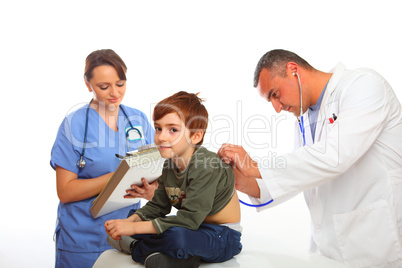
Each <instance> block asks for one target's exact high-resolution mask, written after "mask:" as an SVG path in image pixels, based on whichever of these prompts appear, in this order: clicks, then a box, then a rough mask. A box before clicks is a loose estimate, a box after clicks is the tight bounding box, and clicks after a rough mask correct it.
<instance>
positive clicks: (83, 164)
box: [77, 99, 144, 168]
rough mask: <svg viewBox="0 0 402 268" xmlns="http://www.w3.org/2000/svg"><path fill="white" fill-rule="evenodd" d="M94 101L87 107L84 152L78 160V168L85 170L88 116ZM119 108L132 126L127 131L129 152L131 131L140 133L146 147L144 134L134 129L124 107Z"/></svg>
mask: <svg viewBox="0 0 402 268" xmlns="http://www.w3.org/2000/svg"><path fill="white" fill-rule="evenodd" d="M92 101H93V99H91V101H90V102H89V104H88V107H87V112H86V116H85V132H84V145H83V146H82V151H81V154H80V159H78V161H77V167H79V168H84V167H85V164H86V163H85V159H84V155H85V147H86V144H87V134H88V114H89V109H90V107H91V103H92ZM119 108H120V109H121V111H122V112H123V114H124V116H125V117H126V119H127V121H128V123H129V124H130V128H128V129H127V130H126V138H127V151H128V150H129V137H130V132H131V131H135V132H137V133H138V135H139V136H140V140H141V142H142V145H144V141H143V139H142V134H141V131H140V130H139V129H138V128H136V127H134V126H133V124H131V121H130V120H129V119H128V116H127V114H126V111H124V109H123V107H122V106H121V105H119Z"/></svg>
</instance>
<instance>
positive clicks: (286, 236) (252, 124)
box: [0, 0, 402, 267]
mask: <svg viewBox="0 0 402 268" xmlns="http://www.w3.org/2000/svg"><path fill="white" fill-rule="evenodd" d="M401 18H402V16H401V9H400V3H399V1H396V0H395V1H384V0H383V1H367V0H366V1H361V0H355V1H350V0H348V1H345V0H338V1H302V0H299V1H289V0H288V1H279V0H277V1H217V0H215V1H197V2H196V1H134V0H130V1H121V0H114V1H64V2H61V1H41V0H37V1H2V2H1V4H0V38H1V42H0V47H1V50H0V53H1V58H0V62H1V64H0V77H1V92H2V94H1V95H2V98H1V147H0V148H1V152H2V154H3V160H2V162H1V163H2V164H1V167H2V173H3V176H2V178H1V186H0V206H1V210H0V211H1V220H0V267H52V266H53V265H54V243H53V240H52V239H53V231H54V226H55V221H56V210H57V204H58V198H57V195H56V189H55V172H54V171H53V170H52V169H51V167H50V165H49V159H50V151H51V148H52V145H53V142H54V139H55V136H56V132H57V129H58V127H59V124H60V123H61V121H62V119H63V117H64V116H65V115H66V114H67V113H68V112H69V111H70V110H71V109H72V108H73V107H75V106H76V105H77V104H82V103H87V102H88V101H89V100H90V98H91V94H90V93H88V91H87V89H86V87H85V84H84V80H83V70H84V60H85V58H86V56H87V55H88V54H89V53H90V52H92V51H93V50H97V49H102V48H112V49H113V50H115V51H116V52H117V53H118V54H119V55H120V56H121V57H122V58H123V60H124V61H125V62H126V64H127V66H128V74H127V75H128V84H127V94H126V97H125V99H124V101H123V103H124V104H126V105H129V106H133V107H136V108H138V109H140V110H142V111H144V112H145V113H146V114H147V115H148V117H149V118H150V117H151V110H152V107H153V106H152V104H155V103H156V102H158V101H159V100H161V99H163V98H165V97H167V96H169V95H171V94H173V93H175V92H177V91H178V90H185V91H189V92H194V93H195V92H201V93H200V96H201V97H203V98H205V99H206V103H205V105H206V107H207V109H208V110H209V114H210V126H209V128H208V132H207V136H206V140H205V145H206V147H208V148H209V149H211V150H212V151H217V150H218V149H219V147H220V145H221V144H222V143H223V142H230V143H235V144H242V145H243V146H244V147H245V148H246V149H247V151H248V152H249V153H250V154H251V155H252V156H253V157H265V158H269V159H271V160H270V161H272V163H273V165H275V160H276V159H279V158H278V156H279V154H281V153H284V152H288V151H290V150H291V148H292V142H293V138H292V135H293V122H294V120H295V119H294V117H293V116H292V115H291V114H283V115H282V114H280V115H279V116H282V117H281V119H284V120H281V121H280V120H277V121H276V123H275V117H274V116H275V112H274V110H273V108H272V106H271V105H270V104H268V103H267V102H265V101H264V100H263V99H262V98H260V97H259V95H258V94H257V92H256V89H255V88H253V73H254V68H255V66H256V64H257V61H258V60H259V58H260V57H261V56H262V55H263V54H264V53H265V52H267V51H268V50H271V49H275V48H284V49H288V50H291V51H293V52H296V53H297V54H299V55H300V56H302V57H303V58H305V59H306V60H307V61H309V62H310V64H311V65H313V66H314V67H316V68H317V69H319V70H323V71H329V70H330V69H331V68H332V67H334V66H335V65H336V64H337V63H338V62H339V61H341V62H343V63H344V64H345V65H346V66H347V67H348V68H350V69H352V68H357V67H369V68H372V69H375V70H376V71H378V72H379V73H380V74H382V75H383V76H384V77H385V78H386V79H387V80H388V82H389V83H390V84H391V86H393V88H394V90H395V91H396V93H397V95H398V98H399V99H400V100H401V99H402V82H401V78H400V77H401V74H400V73H401V68H400V63H401V62H402V56H401V48H402V41H401V40H402V38H401V37H400V26H401V25H402V19H401ZM264 118H265V119H264ZM263 127H265V128H263ZM244 129H248V130H249V131H251V132H252V133H245V132H244ZM269 151H270V152H271V153H270V154H268V152H269ZM272 152H273V153H272ZM242 198H243V196H242ZM245 200H246V201H248V199H247V198H246V199H245ZM242 209H243V219H242V221H243V226H244V228H245V229H247V228H249V229H250V228H254V229H255V230H257V231H261V232H269V233H270V236H271V237H273V241H264V242H266V243H277V242H278V243H279V241H280V243H284V244H289V246H291V247H296V248H301V249H303V250H304V249H305V246H306V243H307V237H308V230H309V215H308V211H307V209H306V206H305V204H304V201H303V198H302V196H301V195H299V196H297V197H296V198H294V199H292V200H290V201H289V202H287V203H285V204H282V205H280V206H278V207H275V208H273V209H271V210H268V211H264V212H262V213H256V212H254V210H253V209H251V208H248V207H242ZM260 242H261V241H260Z"/></svg>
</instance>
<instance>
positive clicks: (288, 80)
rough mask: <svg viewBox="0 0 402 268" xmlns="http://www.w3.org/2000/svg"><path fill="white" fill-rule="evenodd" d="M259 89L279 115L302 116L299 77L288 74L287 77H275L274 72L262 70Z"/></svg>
mask: <svg viewBox="0 0 402 268" xmlns="http://www.w3.org/2000/svg"><path fill="white" fill-rule="evenodd" d="M257 89H258V92H259V93H260V95H261V97H263V98H264V99H266V100H267V101H269V102H271V103H272V106H273V107H274V109H275V111H276V112H277V113H279V112H281V111H286V112H290V113H293V114H294V115H295V116H299V115H300V89H299V84H298V80H297V77H294V76H293V75H291V74H287V76H286V77H282V76H279V75H273V73H272V71H269V70H267V69H262V71H261V73H260V78H259V80H258V85H257ZM303 99H304V98H303ZM303 106H304V105H303Z"/></svg>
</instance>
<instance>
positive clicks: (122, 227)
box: [105, 219, 135, 241]
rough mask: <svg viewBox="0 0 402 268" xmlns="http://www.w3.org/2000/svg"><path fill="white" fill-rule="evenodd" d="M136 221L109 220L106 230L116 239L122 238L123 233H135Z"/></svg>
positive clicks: (126, 234)
mask: <svg viewBox="0 0 402 268" xmlns="http://www.w3.org/2000/svg"><path fill="white" fill-rule="evenodd" d="M134 226H135V223H134V222H132V221H128V220H127V219H123V220H109V221H107V222H105V230H106V233H107V234H108V235H110V236H111V237H112V238H113V239H114V240H116V241H117V240H120V238H121V236H122V235H125V236H130V235H134V234H135V228H134Z"/></svg>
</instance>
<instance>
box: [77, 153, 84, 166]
mask: <svg viewBox="0 0 402 268" xmlns="http://www.w3.org/2000/svg"><path fill="white" fill-rule="evenodd" d="M77 167H79V168H83V167H85V160H84V158H83V157H82V155H81V157H80V160H78V161H77Z"/></svg>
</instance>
